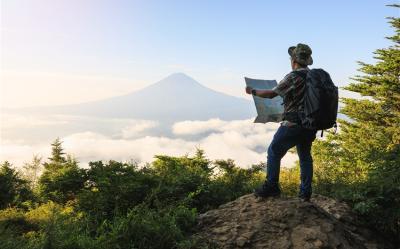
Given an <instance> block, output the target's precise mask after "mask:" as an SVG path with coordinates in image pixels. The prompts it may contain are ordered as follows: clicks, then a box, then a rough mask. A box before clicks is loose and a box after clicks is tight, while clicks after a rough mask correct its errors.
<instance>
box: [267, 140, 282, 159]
mask: <svg viewBox="0 0 400 249" xmlns="http://www.w3.org/2000/svg"><path fill="white" fill-rule="evenodd" d="M267 153H268V157H274V158H282V157H283V156H284V153H283V152H282V148H281V147H280V146H279V144H278V143H271V144H270V145H269V147H268V151H267Z"/></svg>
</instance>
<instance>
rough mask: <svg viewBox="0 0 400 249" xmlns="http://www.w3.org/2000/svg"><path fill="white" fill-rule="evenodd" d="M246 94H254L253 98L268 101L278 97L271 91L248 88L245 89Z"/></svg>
mask: <svg viewBox="0 0 400 249" xmlns="http://www.w3.org/2000/svg"><path fill="white" fill-rule="evenodd" d="M252 90H254V91H253V92H252ZM246 93H248V94H254V95H255V96H258V97H261V98H268V99H272V98H274V97H276V96H278V94H277V93H276V92H274V91H272V90H261V89H253V88H251V87H249V86H248V87H246Z"/></svg>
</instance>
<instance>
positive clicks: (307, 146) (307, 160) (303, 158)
mask: <svg viewBox="0 0 400 249" xmlns="http://www.w3.org/2000/svg"><path fill="white" fill-rule="evenodd" d="M305 133H307V134H304V133H303V134H304V135H306V136H305V137H304V139H303V140H302V141H300V142H299V143H298V144H297V145H296V149H297V154H298V155H299V160H300V180H301V184H300V194H299V196H300V197H301V198H303V199H306V200H308V199H309V198H310V197H311V194H312V186H311V184H312V177H313V159H312V156H311V145H312V142H313V141H314V139H315V133H314V134H313V132H312V131H305Z"/></svg>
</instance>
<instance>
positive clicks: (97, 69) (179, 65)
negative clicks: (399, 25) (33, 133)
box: [0, 0, 399, 107]
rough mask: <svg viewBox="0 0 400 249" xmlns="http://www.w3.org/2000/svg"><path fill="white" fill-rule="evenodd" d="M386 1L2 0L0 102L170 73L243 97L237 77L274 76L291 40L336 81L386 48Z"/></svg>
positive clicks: (284, 63)
mask: <svg viewBox="0 0 400 249" xmlns="http://www.w3.org/2000/svg"><path fill="white" fill-rule="evenodd" d="M393 2H396V1H382V0H363V1H344V0H342V1H288V0H286V1H233V0H230V1H213V0H209V1H206V0H203V1H188V0H186V1H183V0H182V1H172V0H171V1H161V0H160V1H150V0H146V1H144V0H143V1H134V0H131V1H128V0H126V1H123V0H112V1H110V0H108V1H105V0H85V1H82V0H35V1H33V0H2V1H1V102H0V103H1V105H2V106H7V107H16V106H35V105H54V104H64V103H77V102H84V101H88V100H94V99H100V98H104V97H107V96H114V95H119V94H124V93H127V92H129V91H132V90H135V89H139V88H142V87H144V86H146V85H149V84H152V83H154V82H156V81H158V80H160V79H162V78H164V77H166V76H168V75H169V74H171V73H174V72H183V73H186V74H188V75H190V76H191V77H193V78H194V79H196V80H198V81H199V82H200V83H202V84H204V85H206V86H208V87H210V88H213V89H216V90H218V91H224V92H227V93H229V94H233V95H237V96H243V97H244V94H243V86H244V81H243V77H244V76H249V77H258V78H264V79H278V80H279V79H280V78H282V77H283V76H284V74H285V73H287V72H288V71H289V69H290V68H289V60H288V55H287V52H286V51H287V48H288V47H289V46H290V45H293V44H297V43H298V42H303V43H307V44H309V45H310V46H311V47H312V49H313V57H314V62H315V65H314V66H315V67H323V68H325V69H326V70H328V71H329V72H330V73H331V75H332V78H333V79H334V81H335V82H336V83H337V84H338V85H340V86H343V85H346V84H347V83H348V78H349V77H350V76H353V75H354V74H355V73H356V69H357V64H356V61H357V60H361V61H366V62H371V61H372V52H373V51H374V50H375V49H377V48H383V47H387V46H388V45H389V42H388V41H387V40H385V39H384V37H385V36H388V35H391V34H392V30H391V28H390V27H389V25H388V24H387V23H386V20H385V17H387V16H398V15H399V13H398V9H394V8H390V7H386V6H385V4H389V3H393Z"/></svg>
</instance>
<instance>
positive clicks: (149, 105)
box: [15, 73, 256, 121]
mask: <svg viewBox="0 0 400 249" xmlns="http://www.w3.org/2000/svg"><path fill="white" fill-rule="evenodd" d="M15 110H16V111H18V112H30V113H41V114H44V113H45V114H68V115H86V116H95V117H110V118H137V119H150V120H159V121H181V120H207V119H210V118H220V119H223V120H235V119H246V118H251V117H254V116H255V115H256V111H255V107H254V104H253V103H252V102H251V101H250V100H247V99H244V98H239V97H234V96H231V95H227V94H224V93H221V92H217V91H214V90H212V89H210V88H207V87H205V86H203V85H201V84H200V83H199V82H197V81H196V80H194V79H193V78H191V77H189V76H188V75H186V74H184V73H174V74H171V75H169V76H168V77H166V78H164V79H162V80H160V81H158V82H156V83H154V84H152V85H149V86H147V87H145V88H142V89H140V90H138V91H135V92H131V93H128V94H126V95H121V96H116V97H111V98H107V99H103V100H98V101H92V102H87V103H82V104H73V105H63V106H51V107H32V108H20V109H15Z"/></svg>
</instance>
